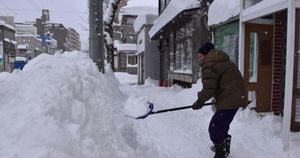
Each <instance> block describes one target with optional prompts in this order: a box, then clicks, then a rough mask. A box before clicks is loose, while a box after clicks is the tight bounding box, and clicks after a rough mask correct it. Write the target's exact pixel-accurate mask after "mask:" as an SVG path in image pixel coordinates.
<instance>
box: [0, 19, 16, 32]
mask: <svg viewBox="0 0 300 158" xmlns="http://www.w3.org/2000/svg"><path fill="white" fill-rule="evenodd" d="M0 25H3V26H5V27H7V28H9V29H11V30H14V31H15V30H16V29H15V27H14V26H11V25H9V24H7V23H6V22H5V21H3V20H0Z"/></svg>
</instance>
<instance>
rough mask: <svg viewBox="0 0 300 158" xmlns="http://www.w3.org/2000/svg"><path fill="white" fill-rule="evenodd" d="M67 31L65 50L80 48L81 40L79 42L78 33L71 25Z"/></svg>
mask: <svg viewBox="0 0 300 158" xmlns="http://www.w3.org/2000/svg"><path fill="white" fill-rule="evenodd" d="M68 31H69V34H68V37H67V50H68V51H74V50H78V51H79V50H81V42H80V35H79V33H78V32H77V31H76V30H75V29H73V28H71V27H69V28H68Z"/></svg>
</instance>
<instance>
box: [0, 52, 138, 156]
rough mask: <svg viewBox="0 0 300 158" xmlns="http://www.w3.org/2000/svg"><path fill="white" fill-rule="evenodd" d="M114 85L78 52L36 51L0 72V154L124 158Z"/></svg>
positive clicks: (121, 98) (120, 97) (119, 108)
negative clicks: (20, 68)
mask: <svg viewBox="0 0 300 158" xmlns="http://www.w3.org/2000/svg"><path fill="white" fill-rule="evenodd" d="M118 85H119V83H118V82H117V80H116V79H115V78H114V75H113V74H112V73H111V72H109V71H108V72H107V74H105V75H103V74H101V73H99V71H98V69H97V67H96V66H95V64H94V63H93V62H92V61H91V59H90V58H89V57H88V55H86V54H84V53H79V52H71V53H65V54H56V55H53V56H50V55H46V54H42V55H40V56H38V57H37V58H35V59H33V60H32V61H30V62H29V63H28V64H27V65H26V66H25V67H24V69H23V71H14V72H13V73H12V74H7V73H4V74H3V75H2V73H1V75H0V87H1V89H0V95H1V97H0V130H1V132H0V139H1V141H0V157H3V158H4V157H6V158H41V157H43V158H83V157H85V158H96V157H97V158H98V157H105V158H115V157H118V158H119V157H120V158H122V157H127V156H129V157H130V153H131V152H132V151H133V150H132V149H130V147H128V144H126V143H124V142H125V141H122V140H124V139H125V138H124V137H125V136H123V135H124V134H123V133H121V132H122V130H120V129H119V128H122V126H123V125H122V124H123V123H124V124H126V123H125V122H124V121H120V120H121V119H122V118H123V117H124V114H123V111H122V109H123V108H122V106H121V102H123V101H124V100H125V96H124V95H123V94H122V93H121V92H120V91H119V88H118ZM112 131H117V132H112ZM126 137H130V136H126ZM117 140H119V141H117ZM113 151H119V152H113Z"/></svg>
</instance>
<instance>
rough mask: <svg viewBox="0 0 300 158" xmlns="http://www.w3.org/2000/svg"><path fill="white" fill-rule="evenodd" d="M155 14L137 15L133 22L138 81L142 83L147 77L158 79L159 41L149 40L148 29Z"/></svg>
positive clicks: (154, 18) (155, 16)
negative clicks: (135, 37)
mask: <svg viewBox="0 0 300 158" xmlns="http://www.w3.org/2000/svg"><path fill="white" fill-rule="evenodd" d="M156 18H157V15H153V14H146V15H139V16H138V17H137V18H136V20H135V22H134V30H135V32H136V34H137V56H138V73H137V74H138V83H139V84H143V83H144V82H145V80H146V79H147V78H151V79H154V80H159V72H160V71H159V61H160V53H159V50H158V46H159V41H158V40H151V39H150V36H149V30H150V29H151V27H152V26H153V23H154V21H155V20H156Z"/></svg>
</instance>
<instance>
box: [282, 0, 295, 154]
mask: <svg viewBox="0 0 300 158" xmlns="http://www.w3.org/2000/svg"><path fill="white" fill-rule="evenodd" d="M295 16H296V8H295V0H288V21H287V22H288V24H287V26H288V27H287V43H286V63H290V64H286V75H285V90H284V91H285V93H284V115H283V134H284V135H283V144H284V150H289V145H290V129H291V113H292V99H293V78H294V54H295V19H296V18H295Z"/></svg>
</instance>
